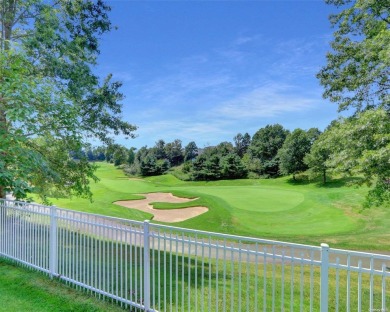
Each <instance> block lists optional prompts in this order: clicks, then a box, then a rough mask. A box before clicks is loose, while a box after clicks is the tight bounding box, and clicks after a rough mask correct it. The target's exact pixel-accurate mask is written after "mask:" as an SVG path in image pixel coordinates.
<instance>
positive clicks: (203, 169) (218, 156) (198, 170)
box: [190, 142, 247, 181]
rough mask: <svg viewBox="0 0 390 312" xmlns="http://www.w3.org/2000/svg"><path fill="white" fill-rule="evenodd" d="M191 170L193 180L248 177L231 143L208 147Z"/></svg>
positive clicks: (197, 158)
mask: <svg viewBox="0 0 390 312" xmlns="http://www.w3.org/2000/svg"><path fill="white" fill-rule="evenodd" d="M191 165H192V166H191V168H190V172H191V177H192V179H193V180H206V181H210V180H218V179H239V178H244V177H246V174H247V170H246V168H245V166H244V164H243V162H242V160H241V158H240V156H239V155H238V154H237V145H236V148H234V147H233V145H232V144H231V143H229V142H222V143H220V144H218V145H217V146H215V147H207V148H205V149H204V150H203V151H202V153H201V154H200V155H199V156H198V157H196V159H195V160H194V162H192V164H191Z"/></svg>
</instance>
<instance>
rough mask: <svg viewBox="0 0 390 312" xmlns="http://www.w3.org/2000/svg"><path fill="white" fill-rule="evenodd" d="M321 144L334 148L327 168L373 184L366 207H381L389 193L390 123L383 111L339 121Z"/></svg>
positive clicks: (368, 112)
mask: <svg viewBox="0 0 390 312" xmlns="http://www.w3.org/2000/svg"><path fill="white" fill-rule="evenodd" d="M321 142H322V143H323V144H324V146H326V147H327V148H329V149H331V153H330V156H329V159H328V160H327V161H326V165H327V166H328V167H329V168H332V171H333V172H335V173H338V174H342V175H348V176H351V175H352V176H360V177H362V178H361V179H360V180H359V181H358V182H359V183H366V184H368V185H370V186H371V185H374V188H373V189H372V190H371V192H370V193H369V195H368V198H367V200H368V201H367V205H369V204H381V203H383V202H386V201H387V200H388V199H389V192H390V184H389V177H390V122H389V113H387V112H386V111H384V110H383V109H377V110H368V111H366V112H362V113H359V114H357V115H356V116H355V117H351V118H346V119H340V120H339V121H338V122H337V123H334V125H333V126H332V127H331V128H330V129H329V130H328V131H326V132H324V136H323V138H321Z"/></svg>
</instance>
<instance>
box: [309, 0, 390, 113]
mask: <svg viewBox="0 0 390 312" xmlns="http://www.w3.org/2000/svg"><path fill="white" fill-rule="evenodd" d="M327 2H328V3H329V4H334V5H336V6H337V7H339V8H342V11H341V12H339V13H338V14H334V15H333V16H331V23H332V24H333V26H334V27H335V28H336V31H335V32H334V39H333V41H332V43H331V47H332V49H333V51H332V52H329V53H328V54H327V65H326V66H325V67H324V68H322V70H321V71H320V72H319V73H318V75H317V76H318V78H319V79H320V82H321V84H322V85H323V86H324V87H325V92H324V97H325V98H329V99H330V100H331V101H332V102H336V103H338V105H339V110H340V111H343V110H346V109H349V108H353V109H355V110H357V111H362V110H365V109H370V108H373V107H382V108H384V109H386V110H389V109H390V97H389V88H390V80H389V79H390V78H389V77H390V67H389V66H390V17H389V1H387V0H383V1H377V0H356V1H352V0H328V1H327Z"/></svg>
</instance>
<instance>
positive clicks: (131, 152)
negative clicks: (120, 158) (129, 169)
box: [127, 147, 136, 165]
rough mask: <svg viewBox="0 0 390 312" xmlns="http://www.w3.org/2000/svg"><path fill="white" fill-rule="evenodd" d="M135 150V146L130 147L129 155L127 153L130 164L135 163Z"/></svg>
mask: <svg viewBox="0 0 390 312" xmlns="http://www.w3.org/2000/svg"><path fill="white" fill-rule="evenodd" d="M135 150H136V148H135V147H131V148H130V149H129V153H128V155H127V164H128V165H132V164H134V161H135V153H134V151H135Z"/></svg>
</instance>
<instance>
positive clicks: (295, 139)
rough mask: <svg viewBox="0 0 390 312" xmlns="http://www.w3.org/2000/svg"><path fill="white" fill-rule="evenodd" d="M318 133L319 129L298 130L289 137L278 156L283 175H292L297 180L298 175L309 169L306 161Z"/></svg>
mask: <svg viewBox="0 0 390 312" xmlns="http://www.w3.org/2000/svg"><path fill="white" fill-rule="evenodd" d="M317 133H319V131H318V129H310V130H308V131H304V130H302V129H299V128H298V129H295V130H294V131H293V132H291V133H290V134H289V135H288V136H287V138H286V140H285V141H284V143H283V145H282V147H281V148H280V149H279V151H278V154H277V158H278V159H279V162H280V172H281V173H282V174H284V175H287V174H292V175H293V179H294V180H295V175H296V174H297V173H299V172H303V171H305V170H307V169H308V168H309V167H308V165H307V164H306V163H305V162H304V159H305V156H306V155H307V154H309V152H310V149H311V146H312V144H313V142H314V140H315V139H316V137H317V135H316V134H317Z"/></svg>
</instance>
